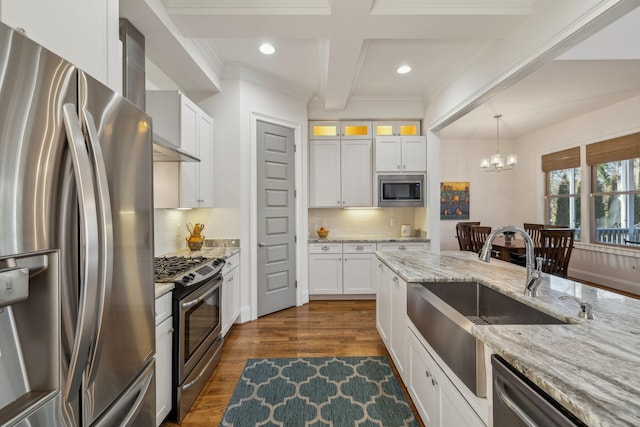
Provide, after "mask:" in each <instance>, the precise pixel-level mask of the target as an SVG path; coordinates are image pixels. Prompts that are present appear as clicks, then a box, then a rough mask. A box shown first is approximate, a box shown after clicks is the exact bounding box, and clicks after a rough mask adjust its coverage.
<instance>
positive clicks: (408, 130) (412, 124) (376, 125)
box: [373, 120, 420, 136]
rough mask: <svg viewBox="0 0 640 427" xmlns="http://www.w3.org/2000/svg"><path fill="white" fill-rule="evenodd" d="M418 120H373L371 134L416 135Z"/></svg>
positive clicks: (418, 130)
mask: <svg viewBox="0 0 640 427" xmlns="http://www.w3.org/2000/svg"><path fill="white" fill-rule="evenodd" d="M418 135H420V120H403V121H376V122H373V136H418Z"/></svg>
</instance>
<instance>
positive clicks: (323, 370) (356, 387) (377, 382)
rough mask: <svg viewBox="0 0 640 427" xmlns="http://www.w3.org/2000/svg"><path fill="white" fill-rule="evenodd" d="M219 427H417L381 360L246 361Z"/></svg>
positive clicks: (364, 358)
mask: <svg viewBox="0 0 640 427" xmlns="http://www.w3.org/2000/svg"><path fill="white" fill-rule="evenodd" d="M220 426H223V427H231V426H233V427H245V426H246V427H255V426H267V427H275V426H282V427H294V426H295V427H299V426H309V427H349V426H354V427H356V426H358V427H360V426H362V427H374V426H378V427H394V426H418V422H417V421H416V418H415V416H414V414H413V412H412V410H411V407H410V406H409V403H408V402H407V400H406V398H405V396H404V394H403V392H402V388H401V386H400V384H399V383H398V380H397V379H396V377H395V376H394V374H393V370H392V369H391V366H389V361H388V359H387V358H386V357H385V356H373V357H303V358H286V359H249V360H247V365H246V366H245V368H244V371H243V372H242V376H241V377H240V380H239V381H238V384H237V385H236V389H235V391H234V392H233V396H231V401H230V402H229V406H227V410H226V411H225V414H224V417H223V419H222V422H221V423H220Z"/></svg>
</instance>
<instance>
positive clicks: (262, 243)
mask: <svg viewBox="0 0 640 427" xmlns="http://www.w3.org/2000/svg"><path fill="white" fill-rule="evenodd" d="M258 246H260V247H261V248H264V247H265V246H267V244H266V243H264V242H258Z"/></svg>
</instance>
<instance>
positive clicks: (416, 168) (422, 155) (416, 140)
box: [402, 136, 427, 172]
mask: <svg viewBox="0 0 640 427" xmlns="http://www.w3.org/2000/svg"><path fill="white" fill-rule="evenodd" d="M426 170H427V137H426V136H403V137H402V172H424V171H426Z"/></svg>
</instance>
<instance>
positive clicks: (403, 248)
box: [398, 245, 407, 251]
mask: <svg viewBox="0 0 640 427" xmlns="http://www.w3.org/2000/svg"><path fill="white" fill-rule="evenodd" d="M398 249H399V250H401V251H404V250H405V249H407V247H406V246H405V245H400V246H398Z"/></svg>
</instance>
